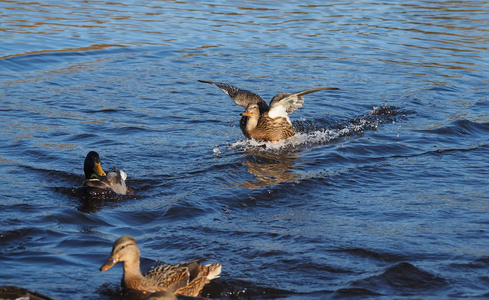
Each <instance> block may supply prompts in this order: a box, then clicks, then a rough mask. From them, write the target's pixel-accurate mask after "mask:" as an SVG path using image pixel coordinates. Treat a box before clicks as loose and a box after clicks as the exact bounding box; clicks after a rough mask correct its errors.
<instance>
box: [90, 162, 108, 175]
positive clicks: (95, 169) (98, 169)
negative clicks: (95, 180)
mask: <svg viewBox="0 0 489 300" xmlns="http://www.w3.org/2000/svg"><path fill="white" fill-rule="evenodd" d="M93 170H94V171H95V173H97V175H98V176H105V175H106V174H105V172H104V170H102V167H101V166H100V163H99V162H98V163H95V167H93Z"/></svg>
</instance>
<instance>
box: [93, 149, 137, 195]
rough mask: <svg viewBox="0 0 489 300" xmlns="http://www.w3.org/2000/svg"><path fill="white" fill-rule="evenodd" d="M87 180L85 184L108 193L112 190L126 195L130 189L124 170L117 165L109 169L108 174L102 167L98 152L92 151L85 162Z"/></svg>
mask: <svg viewBox="0 0 489 300" xmlns="http://www.w3.org/2000/svg"><path fill="white" fill-rule="evenodd" d="M84 171H85V182H84V183H83V185H84V186H86V187H89V188H92V189H97V191H100V193H102V194H103V193H106V192H109V191H110V190H112V191H114V192H115V193H117V194H121V195H126V194H127V193H128V189H127V186H126V181H125V180H126V178H127V175H126V173H124V171H122V170H117V169H116V168H115V167H114V168H113V169H112V170H110V171H108V172H107V174H106V173H105V172H104V170H103V169H102V166H101V163H100V157H99V155H98V153H97V152H95V151H90V152H88V154H87V157H86V158H85V162H84Z"/></svg>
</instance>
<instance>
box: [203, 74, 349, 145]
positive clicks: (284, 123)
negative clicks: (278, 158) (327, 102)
mask: <svg viewBox="0 0 489 300" xmlns="http://www.w3.org/2000/svg"><path fill="white" fill-rule="evenodd" d="M199 81H200V82H203V83H209V84H214V85H216V86H217V87H219V88H220V89H221V90H222V91H223V92H224V93H226V94H227V95H229V97H231V99H232V100H233V101H234V103H236V104H238V105H240V106H243V107H245V108H246V110H245V112H243V113H242V114H241V116H242V118H241V121H240V122H239V126H240V128H241V130H242V131H243V134H244V135H245V136H246V137H247V138H252V139H256V140H263V141H272V142H273V141H279V140H282V139H286V138H289V137H292V136H294V135H296V134H297V132H296V131H295V129H294V127H293V126H292V123H291V122H290V119H289V116H288V114H290V113H292V112H293V111H294V110H296V109H298V108H301V107H302V104H303V103H304V97H303V96H304V95H307V94H310V93H314V92H317V91H322V90H339V89H338V88H334V87H321V88H314V89H309V90H305V91H301V92H298V93H292V94H286V93H280V94H277V95H275V96H274V97H273V98H272V100H271V101H270V105H267V103H266V102H265V101H264V100H263V99H262V98H261V97H260V96H258V95H257V94H255V93H253V92H250V91H246V90H242V89H239V88H237V87H235V86H233V85H230V84H227V83H220V82H213V81H207V80H199Z"/></svg>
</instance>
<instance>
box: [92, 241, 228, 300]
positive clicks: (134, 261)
mask: <svg viewBox="0 0 489 300" xmlns="http://www.w3.org/2000/svg"><path fill="white" fill-rule="evenodd" d="M139 257H140V254H139V249H138V246H137V243H136V240H135V239H134V238H133V237H132V236H130V235H123V236H121V237H120V238H118V239H117V240H116V241H115V242H114V245H113V247H112V252H111V253H110V257H109V259H108V260H107V262H106V263H105V264H104V265H103V266H102V267H101V268H100V271H106V270H108V269H110V268H111V267H112V266H114V265H115V264H116V263H118V262H122V263H123V273H122V281H121V285H122V287H124V288H126V289H129V290H133V291H139V292H143V293H156V292H160V291H167V292H172V293H173V294H175V295H182V296H189V297H197V296H199V294H200V292H201V291H202V289H203V287H204V286H205V285H206V284H207V283H209V282H210V281H211V280H213V279H215V278H217V277H219V274H220V273H221V264H219V263H213V264H209V265H202V264H200V262H201V261H203V260H205V259H208V257H206V258H199V259H195V260H192V261H187V262H183V263H179V264H175V265H159V266H157V267H154V268H153V269H151V270H150V271H149V272H147V273H146V274H144V275H143V274H141V269H140V261H139Z"/></svg>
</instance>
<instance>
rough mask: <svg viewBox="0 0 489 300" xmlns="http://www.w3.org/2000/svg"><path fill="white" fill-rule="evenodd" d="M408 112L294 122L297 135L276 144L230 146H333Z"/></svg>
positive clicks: (388, 109)
mask: <svg viewBox="0 0 489 300" xmlns="http://www.w3.org/2000/svg"><path fill="white" fill-rule="evenodd" d="M406 114H407V112H403V111H401V110H399V109H398V108H396V107H394V106H388V105H386V104H383V105H380V106H374V107H373V109H372V110H371V111H370V112H368V113H367V114H365V115H362V116H359V117H357V118H353V119H349V120H341V121H334V120H321V119H318V120H313V121H294V122H293V123H294V127H295V128H296V130H297V135H295V136H293V137H291V138H288V139H285V140H281V141H277V142H263V141H257V140H254V139H243V140H239V141H237V142H234V143H232V144H230V145H229V148H230V149H233V150H234V149H243V150H244V151H257V150H258V151H265V152H290V151H297V150H299V149H301V148H304V147H307V146H310V145H322V144H327V143H331V142H333V141H335V140H337V139H340V138H342V137H347V136H352V135H355V134H361V133H363V132H364V131H367V130H372V131H375V130H377V129H378V128H379V126H380V125H381V124H386V123H395V122H396V121H397V120H398V119H400V118H405V115H406ZM213 151H214V154H215V155H216V156H218V155H220V154H221V153H222V152H221V149H219V146H216V147H215V148H214V149H213Z"/></svg>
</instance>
